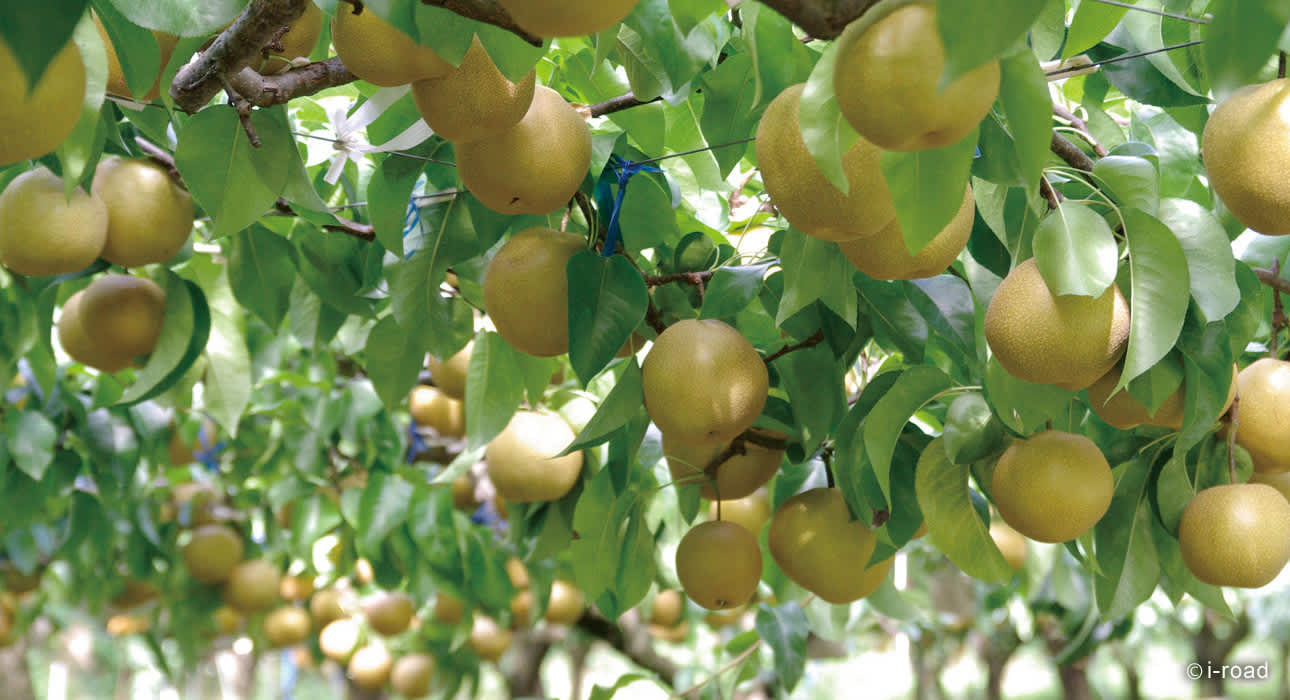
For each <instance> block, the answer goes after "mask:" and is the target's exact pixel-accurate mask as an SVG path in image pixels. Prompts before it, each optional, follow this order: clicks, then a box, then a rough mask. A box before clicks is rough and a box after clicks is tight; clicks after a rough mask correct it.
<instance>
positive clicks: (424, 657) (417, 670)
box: [390, 652, 434, 698]
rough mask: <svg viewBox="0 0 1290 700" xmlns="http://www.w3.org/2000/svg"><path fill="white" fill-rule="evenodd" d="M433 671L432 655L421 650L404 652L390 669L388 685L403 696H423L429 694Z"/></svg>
mask: <svg viewBox="0 0 1290 700" xmlns="http://www.w3.org/2000/svg"><path fill="white" fill-rule="evenodd" d="M433 673H434V657H433V656H430V655H429V654H426V653H423V652H413V653H411V654H404V655H403V656H400V657H399V660H398V661H395V662H394V667H393V668H392V669H390V687H391V688H393V689H394V692H396V693H398V694H399V695H402V696H403V697H405V698H424V697H425V696H427V695H429V694H430V677H431V675H432V674H433Z"/></svg>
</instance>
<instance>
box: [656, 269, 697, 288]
mask: <svg viewBox="0 0 1290 700" xmlns="http://www.w3.org/2000/svg"><path fill="white" fill-rule="evenodd" d="M711 279H712V270H701V271H699V272H672V273H669V274H666V275H645V285H646V286H648V287H661V286H663V285H665V284H670V283H672V282H685V283H686V284H692V285H694V286H696V287H702V286H703V285H704V284H705V283H707V282H708V281H709V280H711Z"/></svg>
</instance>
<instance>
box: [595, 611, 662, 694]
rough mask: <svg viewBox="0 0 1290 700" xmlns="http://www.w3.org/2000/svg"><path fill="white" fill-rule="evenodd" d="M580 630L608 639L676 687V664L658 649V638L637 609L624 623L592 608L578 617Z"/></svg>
mask: <svg viewBox="0 0 1290 700" xmlns="http://www.w3.org/2000/svg"><path fill="white" fill-rule="evenodd" d="M577 625H578V629H581V630H582V631H584V632H587V633H589V634H591V635H592V636H594V637H598V638H600V639H602V640H604V641H605V642H606V643H608V644H609V646H611V647H613V648H615V649H617V650H618V651H620V652H622V654H623V655H624V656H626V657H627V658H629V659H631V660H632V661H633V662H635V663H636V665H637V666H640V667H641V668H644V669H647V670H649V671H653V672H654V673H656V674H658V677H659V680H661V681H663V683H665V684H667V685H668V686H672V685H673V683H674V681H675V679H676V671H677V668H676V664H675V663H674V662H673V661H672V660H671V659H669V658H667V657H665V656H662V655H660V654H659V653H658V652H656V651H654V641H653V639H652V638H651V637H650V636H649V632H648V630H646V628H645V625H644V623H643V622H642V621H641V620H640V616H639V615H637V614H636V612H634V611H633V612H629V613H627V614H626V615H624V616H623V617H622V619H621V622H620V624H614V622H613V620H610V619H609V618H607V617H605V616H603V615H601V614H600V613H598V612H595V611H594V610H588V611H587V612H586V613H585V614H583V616H582V618H581V619H579V620H578V623H577Z"/></svg>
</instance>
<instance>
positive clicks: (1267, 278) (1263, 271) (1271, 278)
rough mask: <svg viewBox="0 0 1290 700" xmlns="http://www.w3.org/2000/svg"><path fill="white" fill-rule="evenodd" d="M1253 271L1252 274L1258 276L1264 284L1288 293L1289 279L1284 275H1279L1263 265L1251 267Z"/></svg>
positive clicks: (1289, 287)
mask: <svg viewBox="0 0 1290 700" xmlns="http://www.w3.org/2000/svg"><path fill="white" fill-rule="evenodd" d="M1253 271H1254V275H1255V276H1256V277H1258V278H1259V281H1260V282H1262V283H1263V284H1266V285H1267V286H1269V287H1271V288H1273V289H1275V290H1277V291H1278V292H1283V293H1285V294H1290V280H1288V279H1286V278H1284V277H1281V276H1280V275H1278V274H1277V273H1275V272H1273V271H1272V270H1269V269H1267V268H1263V267H1256V268H1253Z"/></svg>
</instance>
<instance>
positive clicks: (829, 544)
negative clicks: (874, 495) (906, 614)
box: [767, 488, 892, 604]
mask: <svg viewBox="0 0 1290 700" xmlns="http://www.w3.org/2000/svg"><path fill="white" fill-rule="evenodd" d="M877 544H878V536H877V535H876V534H874V531H873V530H872V529H870V527H869V524H868V523H867V522H865V521H864V520H863V519H861V520H852V518H851V510H850V509H849V508H848V507H847V504H846V501H845V500H844V499H843V498H842V492H841V491H839V490H837V489H834V488H816V489H811V490H809V491H804V492H802V493H799V494H797V495H796V496H793V497H792V498H790V499H788V500H787V501H784V502H783V503H782V504H780V506H779V509H778V510H776V511H775V515H774V516H772V517H771V520H770V532H769V534H768V536H767V545H768V546H769V548H770V554H771V556H772V557H774V558H775V562H776V563H777V564H779V568H781V569H783V570H784V575H786V576H788V577H789V578H790V579H792V580H793V581H794V582H795V583H797V585H799V586H801V587H802V588H805V589H806V590H808V591H810V592H812V593H814V594H815V595H817V596H819V597H820V599H821V600H824V601H827V602H829V603H833V604H845V603H850V602H852V601H856V600H859V599H861V598H863V597H865V596H867V595H869V594H870V593H873V592H874V591H876V590H878V586H881V585H882V582H883V581H884V580H886V578H887V572H889V571H890V570H891V563H892V560H891V558H890V557H888V558H887V559H884V560H882V561H880V562H876V563H872V564H871V563H870V561H869V560H870V559H872V558H873V552H874V549H875V547H876V546H877Z"/></svg>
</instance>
